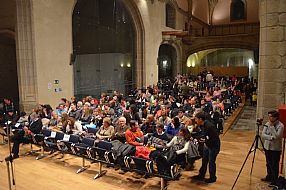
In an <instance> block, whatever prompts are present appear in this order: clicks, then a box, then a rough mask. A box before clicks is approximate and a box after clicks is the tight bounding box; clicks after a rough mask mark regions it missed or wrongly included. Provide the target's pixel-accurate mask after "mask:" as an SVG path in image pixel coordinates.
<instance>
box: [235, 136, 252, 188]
mask: <svg viewBox="0 0 286 190" xmlns="http://www.w3.org/2000/svg"><path fill="white" fill-rule="evenodd" d="M254 143H255V139H254V141H253V143H252V145H251V147H250V149H249V151H248V153H247V156H246V158H245V160H244V162H243V164H242V166H241V168H240V171H239V173H238V175H237V177H236V179H235V181H234V183H233V185H232V188H231V190H233V188H234V186H235V184H236V182H237V180H238V178H239V176H240V174H241V172H242V170H243V167H244V165H245V163H246V161H247V159H248V156H249V155H250V153H251V152H252V148H253V147H254Z"/></svg>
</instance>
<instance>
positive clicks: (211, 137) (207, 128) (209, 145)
mask: <svg viewBox="0 0 286 190" xmlns="http://www.w3.org/2000/svg"><path fill="white" fill-rule="evenodd" d="M195 121H196V123H197V125H198V126H199V127H200V128H201V130H202V134H203V135H204V139H201V141H204V143H205V144H204V148H203V158H202V166H201V168H200V171H199V175H196V176H193V179H197V180H204V178H205V174H206V171H207V166H208V165H209V173H210V178H209V179H205V182H206V183H213V182H216V179H217V177H216V157H217V155H218V153H219V151H220V139H219V135H218V132H217V130H216V127H215V126H214V124H213V123H212V122H210V121H208V120H207V115H206V113H204V112H198V113H197V114H196V116H195Z"/></svg>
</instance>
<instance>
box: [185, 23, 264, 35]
mask: <svg viewBox="0 0 286 190" xmlns="http://www.w3.org/2000/svg"><path fill="white" fill-rule="evenodd" d="M259 30H260V26H259V23H240V24H227V25H214V26H210V27H209V28H206V27H202V28H192V29H190V31H189V36H194V37H207V36H227V35H240V34H255V33H256V34H258V33H259Z"/></svg>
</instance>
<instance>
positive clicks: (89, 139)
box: [82, 138, 95, 147]
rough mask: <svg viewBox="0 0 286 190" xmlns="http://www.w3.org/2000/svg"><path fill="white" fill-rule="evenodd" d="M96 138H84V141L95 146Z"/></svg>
mask: <svg viewBox="0 0 286 190" xmlns="http://www.w3.org/2000/svg"><path fill="white" fill-rule="evenodd" d="M94 142H95V140H94V139H93V138H83V139H82V143H83V144H85V145H87V146H88V147H93V146H94Z"/></svg>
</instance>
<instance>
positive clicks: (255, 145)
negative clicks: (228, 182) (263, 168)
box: [231, 123, 265, 190]
mask: <svg viewBox="0 0 286 190" xmlns="http://www.w3.org/2000/svg"><path fill="white" fill-rule="evenodd" d="M256 125H257V131H256V135H255V138H254V141H253V143H252V145H251V147H250V149H249V151H248V154H247V156H246V158H245V160H244V162H243V164H242V166H241V168H240V171H239V173H238V175H237V177H236V179H235V181H234V183H233V185H232V188H231V190H233V188H234V186H235V184H236V182H237V180H238V178H239V176H240V174H241V172H242V170H243V168H244V165H245V163H246V161H247V159H248V157H249V155H250V154H251V153H252V152H254V154H253V159H252V163H251V170H250V175H252V170H253V164H254V160H255V154H256V150H257V149H258V150H260V151H261V152H263V151H265V148H264V145H263V141H262V139H261V136H260V135H259V127H260V126H261V125H262V124H261V123H256ZM259 142H260V143H261V145H262V149H260V148H259V147H258V144H259Z"/></svg>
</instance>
